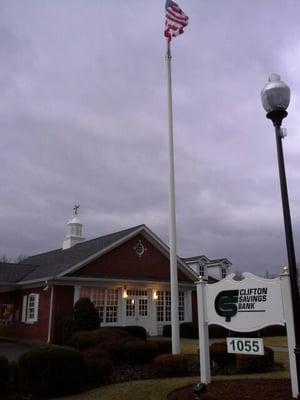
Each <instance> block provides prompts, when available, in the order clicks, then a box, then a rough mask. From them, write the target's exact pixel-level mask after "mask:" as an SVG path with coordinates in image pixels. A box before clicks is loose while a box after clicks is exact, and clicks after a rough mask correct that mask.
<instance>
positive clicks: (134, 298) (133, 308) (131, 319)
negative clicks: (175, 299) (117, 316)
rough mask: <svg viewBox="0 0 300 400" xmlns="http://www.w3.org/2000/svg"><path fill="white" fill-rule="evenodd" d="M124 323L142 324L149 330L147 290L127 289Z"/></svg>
mask: <svg viewBox="0 0 300 400" xmlns="http://www.w3.org/2000/svg"><path fill="white" fill-rule="evenodd" d="M127 296H128V297H127V299H126V325H139V326H143V327H144V328H145V329H147V330H148V331H149V328H150V327H149V322H150V315H149V304H148V294H147V290H127Z"/></svg>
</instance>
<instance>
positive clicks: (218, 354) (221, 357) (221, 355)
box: [209, 342, 235, 367]
mask: <svg viewBox="0 0 300 400" xmlns="http://www.w3.org/2000/svg"><path fill="white" fill-rule="evenodd" d="M209 351H210V361H211V362H212V363H215V364H217V365H218V366H221V367H224V366H228V365H235V354H231V353H227V343H226V342H221V343H212V344H211V345H210V346H209Z"/></svg>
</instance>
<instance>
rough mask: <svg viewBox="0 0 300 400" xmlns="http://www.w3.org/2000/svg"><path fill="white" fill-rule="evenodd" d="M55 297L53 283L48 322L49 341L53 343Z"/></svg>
mask: <svg viewBox="0 0 300 400" xmlns="http://www.w3.org/2000/svg"><path fill="white" fill-rule="evenodd" d="M53 298H54V286H53V285H51V294H50V306H49V324H48V338H47V343H51V336H52V319H53V318H52V315H53Z"/></svg>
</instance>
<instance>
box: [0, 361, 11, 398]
mask: <svg viewBox="0 0 300 400" xmlns="http://www.w3.org/2000/svg"><path fill="white" fill-rule="evenodd" d="M9 375H10V374H9V363H8V359H7V358H6V357H5V356H3V355H2V354H0V387H1V390H2V388H3V390H4V391H6V390H7V389H8V382H9Z"/></svg>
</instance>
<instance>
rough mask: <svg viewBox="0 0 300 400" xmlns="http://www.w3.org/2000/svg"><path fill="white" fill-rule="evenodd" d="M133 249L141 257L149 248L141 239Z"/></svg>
mask: <svg viewBox="0 0 300 400" xmlns="http://www.w3.org/2000/svg"><path fill="white" fill-rule="evenodd" d="M133 250H134V251H135V252H136V254H137V255H138V256H139V257H142V255H143V254H144V253H145V251H146V250H147V249H146V247H145V246H144V244H143V242H142V241H141V240H139V241H138V242H137V244H136V245H135V246H134V248H133Z"/></svg>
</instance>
